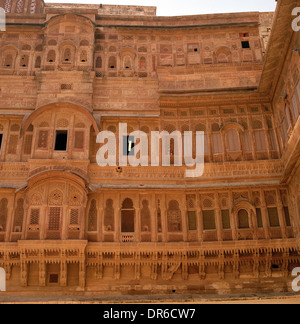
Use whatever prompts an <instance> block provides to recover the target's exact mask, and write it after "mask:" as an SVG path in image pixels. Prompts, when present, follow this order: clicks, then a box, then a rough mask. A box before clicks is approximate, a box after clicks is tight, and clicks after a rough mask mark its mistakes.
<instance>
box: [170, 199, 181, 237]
mask: <svg viewBox="0 0 300 324" xmlns="http://www.w3.org/2000/svg"><path fill="white" fill-rule="evenodd" d="M167 218H168V232H170V233H172V232H173V233H176V232H182V217H181V210H180V208H179V203H178V201H177V200H171V201H170V202H169V206H168V215H167Z"/></svg>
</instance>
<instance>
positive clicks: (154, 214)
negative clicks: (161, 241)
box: [150, 197, 158, 242]
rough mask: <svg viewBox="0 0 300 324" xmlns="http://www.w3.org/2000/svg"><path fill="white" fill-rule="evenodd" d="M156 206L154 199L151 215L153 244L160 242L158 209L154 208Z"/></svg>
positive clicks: (153, 199) (153, 198)
mask: <svg viewBox="0 0 300 324" xmlns="http://www.w3.org/2000/svg"><path fill="white" fill-rule="evenodd" d="M152 206H155V197H152V204H151V208H150V215H151V242H157V241H158V234H157V208H152Z"/></svg>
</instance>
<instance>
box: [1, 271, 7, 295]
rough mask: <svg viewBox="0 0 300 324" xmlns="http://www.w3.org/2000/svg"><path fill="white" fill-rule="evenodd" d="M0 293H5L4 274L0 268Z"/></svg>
mask: <svg viewBox="0 0 300 324" xmlns="http://www.w3.org/2000/svg"><path fill="white" fill-rule="evenodd" d="M0 291H6V272H5V270H4V269H3V268H0Z"/></svg>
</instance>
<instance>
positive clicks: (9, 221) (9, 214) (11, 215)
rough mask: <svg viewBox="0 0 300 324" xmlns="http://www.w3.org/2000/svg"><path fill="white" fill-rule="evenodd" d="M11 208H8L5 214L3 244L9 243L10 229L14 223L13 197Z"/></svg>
mask: <svg viewBox="0 0 300 324" xmlns="http://www.w3.org/2000/svg"><path fill="white" fill-rule="evenodd" d="M12 206H13V208H8V212H7V218H6V219H7V222H6V229H5V230H6V234H5V242H9V241H10V236H11V229H12V226H13V222H14V210H15V207H14V206H15V197H14V200H13V203H12Z"/></svg>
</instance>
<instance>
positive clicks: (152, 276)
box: [151, 252, 158, 280]
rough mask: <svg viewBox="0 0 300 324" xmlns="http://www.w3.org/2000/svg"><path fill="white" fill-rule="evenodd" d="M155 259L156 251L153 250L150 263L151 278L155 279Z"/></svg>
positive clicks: (156, 256)
mask: <svg viewBox="0 0 300 324" xmlns="http://www.w3.org/2000/svg"><path fill="white" fill-rule="evenodd" d="M157 261H158V253H157V252H153V254H152V263H151V279H152V280H157V268H158V266H157Z"/></svg>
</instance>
